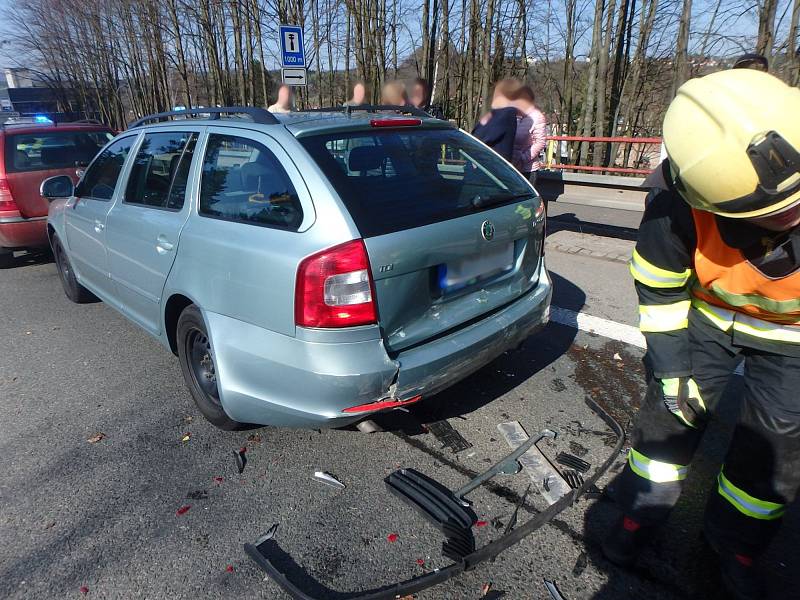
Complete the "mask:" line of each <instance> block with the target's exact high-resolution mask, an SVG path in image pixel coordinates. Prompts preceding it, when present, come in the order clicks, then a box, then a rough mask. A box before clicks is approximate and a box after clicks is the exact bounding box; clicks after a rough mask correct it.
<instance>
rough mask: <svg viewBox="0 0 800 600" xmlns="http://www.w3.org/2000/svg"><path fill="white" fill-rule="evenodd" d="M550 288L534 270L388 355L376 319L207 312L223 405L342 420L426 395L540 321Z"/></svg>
mask: <svg viewBox="0 0 800 600" xmlns="http://www.w3.org/2000/svg"><path fill="white" fill-rule="evenodd" d="M551 295H552V287H551V284H550V280H549V278H548V277H547V275H546V271H544V270H543V272H542V277H541V279H540V281H539V283H538V284H537V285H536V286H535V287H534V288H533V289H532V290H531V291H529V292H528V293H527V294H525V295H524V296H522V297H521V298H518V299H517V300H515V301H514V302H512V303H510V304H509V305H507V306H505V307H503V308H502V309H500V310H498V311H496V312H494V313H492V314H491V315H488V316H486V317H485V318H482V319H480V320H478V321H476V322H474V323H471V324H469V325H467V326H465V327H462V328H460V329H458V330H456V331H453V332H451V333H449V334H446V335H443V336H442V337H440V338H437V339H434V340H432V341H428V342H426V343H424V344H422V345H420V346H417V347H415V348H410V349H408V350H404V351H403V352H401V353H400V354H398V355H397V356H390V355H389V354H387V352H386V349H385V346H384V344H383V339H382V337H381V332H380V329H379V328H378V327H377V326H370V327H360V328H353V329H352V330H348V331H335V330H308V329H302V328H297V335H296V336H294V337H290V336H286V335H282V334H278V333H275V332H271V331H268V330H266V329H263V328H261V327H257V326H255V325H252V324H249V323H245V322H243V321H239V320H237V319H232V318H230V317H227V316H224V315H220V314H217V313H209V312H207V313H205V317H206V322H207V324H208V327H209V330H210V333H211V339H212V343H213V349H214V354H215V360H216V365H217V375H218V383H219V388H220V398H221V400H222V405H223V407H224V408H225V411H226V412H227V413H228V415H229V416H230V417H231V418H233V419H235V420H237V421H240V422H243V423H258V424H264V425H278V426H284V427H314V428H316V427H343V426H345V425H348V424H350V423H353V422H355V421H358V420H359V419H362V418H364V416H365V415H367V414H370V413H369V411H359V412H357V413H352V412H351V413H348V412H345V409H347V408H349V407H354V406H359V405H364V404H367V403H372V402H378V401H386V400H408V399H409V398H413V397H415V396H418V395H423V396H425V397H429V396H431V395H432V394H435V393H436V392H439V391H441V390H443V389H444V388H446V387H449V386H451V385H453V384H455V383H456V382H458V381H460V380H461V379H463V378H464V377H466V376H467V375H469V374H470V373H472V372H474V371H476V370H478V369H480V368H481V367H483V366H485V365H486V364H488V363H489V362H491V361H492V360H494V359H495V358H496V357H497V356H499V355H500V354H502V353H503V352H505V351H507V350H510V349H512V348H515V347H516V346H518V345H519V344H520V343H522V342H523V341H524V340H525V338H527V337H528V336H529V335H531V334H532V333H533V332H535V331H536V330H537V329H538V328H540V327H542V326H543V325H544V324H545V323H547V320H548V317H549V307H550V297H551Z"/></svg>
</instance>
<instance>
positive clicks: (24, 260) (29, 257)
mask: <svg viewBox="0 0 800 600" xmlns="http://www.w3.org/2000/svg"><path fill="white" fill-rule="evenodd" d="M51 262H53V255H52V253H51V252H50V249H49V248H40V249H35V250H23V251H19V252H9V253H8V254H0V269H16V268H19V267H29V266H34V265H44V264H47V263H51Z"/></svg>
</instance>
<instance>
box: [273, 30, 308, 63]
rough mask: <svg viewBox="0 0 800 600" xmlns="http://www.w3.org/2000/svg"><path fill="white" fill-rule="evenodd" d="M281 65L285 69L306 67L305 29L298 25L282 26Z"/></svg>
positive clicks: (280, 33) (280, 32)
mask: <svg viewBox="0 0 800 600" xmlns="http://www.w3.org/2000/svg"><path fill="white" fill-rule="evenodd" d="M279 35H280V38H281V63H282V66H284V67H305V66H306V54H305V52H304V50H303V29H302V28H301V27H299V26H297V25H281V26H280V31H279Z"/></svg>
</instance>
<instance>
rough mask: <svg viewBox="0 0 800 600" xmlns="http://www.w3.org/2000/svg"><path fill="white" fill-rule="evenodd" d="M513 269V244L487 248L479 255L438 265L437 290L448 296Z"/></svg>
mask: <svg viewBox="0 0 800 600" xmlns="http://www.w3.org/2000/svg"><path fill="white" fill-rule="evenodd" d="M513 268H514V244H513V242H510V243H508V244H496V245H491V246H487V248H486V249H485V250H484V251H483V252H482V253H481V254H475V255H473V256H470V257H469V258H464V259H462V260H456V261H451V262H449V263H447V264H444V265H439V289H440V290H442V292H443V293H445V294H448V293H450V292H455V291H457V290H460V289H463V288H465V287H469V286H471V285H475V284H476V283H479V282H481V281H485V280H487V279H491V278H492V277H496V276H498V275H502V274H505V273H508V272H509V271H511V269H513Z"/></svg>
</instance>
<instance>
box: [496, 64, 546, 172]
mask: <svg viewBox="0 0 800 600" xmlns="http://www.w3.org/2000/svg"><path fill="white" fill-rule="evenodd" d="M494 93H495V95H497V94H500V95H502V96H505V97H506V98H508V100H509V101H510V104H511V106H513V107H514V108H516V109H517V112H518V113H519V115H518V117H517V132H516V137H515V138H514V151H513V155H512V162H513V164H514V166H515V167H517V169H519V171H520V173H522V174H523V175H524V176H525V178H526V179H528V180H529V181H530V182H531V184H532V185H536V175H537V174H538V171H539V169H540V168H541V166H542V165H541V163H540V162H539V155H540V154H541V152H542V150H544V147H545V145H546V144H547V119H545V117H544V114H543V113H542V111H540V110H539V109H538V108H537V107H536V102H535V100H536V99H535V97H534V94H533V90H532V89H531V88H530V87H529V86H527V85H525V84H523V83H522V82H521V81H519V80H517V79H501V80H500V81H498V82H497V85H496V86H495V88H494Z"/></svg>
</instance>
